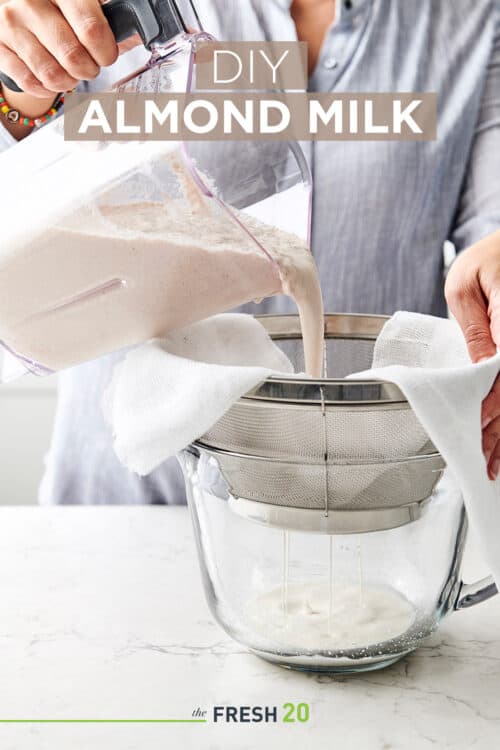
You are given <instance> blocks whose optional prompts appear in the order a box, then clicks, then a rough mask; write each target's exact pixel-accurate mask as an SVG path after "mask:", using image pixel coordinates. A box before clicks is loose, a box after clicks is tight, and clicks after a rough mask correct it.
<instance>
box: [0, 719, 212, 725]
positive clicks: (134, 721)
mask: <svg viewBox="0 0 500 750" xmlns="http://www.w3.org/2000/svg"><path fill="white" fill-rule="evenodd" d="M206 723H207V720H206V719H0V724H206Z"/></svg>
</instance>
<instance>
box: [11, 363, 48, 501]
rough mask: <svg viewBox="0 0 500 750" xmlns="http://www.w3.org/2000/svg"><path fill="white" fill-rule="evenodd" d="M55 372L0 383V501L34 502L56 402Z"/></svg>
mask: <svg viewBox="0 0 500 750" xmlns="http://www.w3.org/2000/svg"><path fill="white" fill-rule="evenodd" d="M56 385H57V381H56V376H51V377H47V378H38V377H35V376H31V375H30V376H26V377H24V378H21V379H20V380H17V381H15V382H14V383H9V384H3V385H0V504H1V505H29V504H33V503H36V502H37V488H38V484H39V482H40V479H41V477H42V473H43V458H44V456H45V453H46V452H47V450H48V447H49V441H50V435H51V431H52V424H53V420H54V413H55V406H56V398H57V392H56Z"/></svg>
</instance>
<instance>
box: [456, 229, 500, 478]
mask: <svg viewBox="0 0 500 750" xmlns="http://www.w3.org/2000/svg"><path fill="white" fill-rule="evenodd" d="M445 295H446V300H447V302H448V305H449V308H450V311H451V313H452V314H453V316H454V317H455V318H456V320H457V322H458V324H459V325H460V327H461V329H462V331H463V334H464V336H465V340H466V342H467V348H468V350H469V354H470V358H471V360H472V362H481V361H482V360H484V359H489V358H490V357H492V356H493V355H494V354H496V351H497V347H499V348H500V232H496V233H495V234H492V235H490V236H489V237H487V238H486V239H484V240H482V241H481V242H478V243H477V244H475V245H473V246H472V247H470V248H468V250H465V251H464V252H463V253H461V254H460V255H459V256H458V258H457V259H456V261H455V262H454V263H453V265H452V267H451V269H450V272H449V274H448V278H447V280H446V286H445ZM481 419H482V428H483V450H484V455H485V458H486V463H487V468H488V476H489V478H490V479H496V477H497V476H498V473H499V470H500V376H499V377H498V378H497V379H496V381H495V383H494V384H493V387H492V389H491V391H490V393H489V395H488V396H487V397H486V399H485V400H484V401H483V408H482V414H481Z"/></svg>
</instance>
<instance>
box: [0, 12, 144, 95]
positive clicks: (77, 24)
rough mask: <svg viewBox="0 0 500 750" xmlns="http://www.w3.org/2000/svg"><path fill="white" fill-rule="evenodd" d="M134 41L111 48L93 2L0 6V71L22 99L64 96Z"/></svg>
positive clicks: (107, 28) (103, 21) (112, 40)
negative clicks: (12, 81) (20, 94)
mask: <svg viewBox="0 0 500 750" xmlns="http://www.w3.org/2000/svg"><path fill="white" fill-rule="evenodd" d="M0 2H1V0H0ZM139 42H140V39H138V37H134V38H132V39H131V40H127V42H125V43H124V44H122V45H120V46H119V45H117V44H116V41H115V38H114V36H113V33H112V31H111V28H110V26H109V24H108V22H107V21H106V18H105V16H104V14H103V12H102V10H101V3H100V2H99V0H4V2H1V4H0V70H2V71H3V72H4V73H6V74H7V75H8V76H10V77H11V78H12V79H13V80H14V81H15V82H16V83H17V84H18V85H19V86H20V87H21V88H22V89H23V91H24V92H26V94H28V95H32V96H36V97H40V98H45V99H46V98H47V97H50V96H52V97H53V96H55V94H57V93H59V92H61V91H69V90H70V89H73V88H74V87H75V86H76V85H77V83H78V82H79V81H88V80H91V79H93V78H95V77H96V76H97V75H98V73H99V71H100V68H101V67H104V66H107V65H111V64H112V63H114V62H115V61H116V59H117V57H118V55H119V53H120V52H121V51H124V50H126V49H129V48H130V47H132V46H135V45H136V44H137V43H139Z"/></svg>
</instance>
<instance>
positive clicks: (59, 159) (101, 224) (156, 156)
mask: <svg viewBox="0 0 500 750" xmlns="http://www.w3.org/2000/svg"><path fill="white" fill-rule="evenodd" d="M189 9H190V10H191V14H192V15H193V7H192V5H191V4H189ZM103 10H104V12H105V14H106V17H107V18H108V20H109V22H110V25H111V27H112V29H113V31H114V33H115V36H116V38H117V40H123V39H125V38H127V37H129V36H131V35H132V34H134V33H137V32H138V33H139V34H140V36H141V38H142V40H143V42H144V44H145V46H146V47H147V48H149V49H150V50H151V51H152V55H151V58H150V60H149V62H148V63H147V65H145V66H144V67H143V68H141V70H139V71H137V72H136V73H135V74H133V75H132V76H129V77H128V78H127V79H126V80H125V81H122V82H118V83H117V86H116V87H115V90H118V91H126V92H131V91H132V92H134V91H136V92H150V93H153V94H154V93H155V92H161V93H165V92H175V93H182V92H196V91H197V89H196V83H195V81H196V49H197V46H198V44H199V43H200V42H201V41H207V40H210V39H212V37H210V35H208V34H207V33H205V32H204V31H203V30H198V31H197V32H190V31H188V30H187V27H188V23H187V22H186V20H185V19H184V17H183V16H182V15H181V12H180V10H179V7H178V4H177V3H176V2H174V0H148V1H146V0H111V2H109V3H106V4H105V5H104V6H103ZM196 19H197V16H196V17H195V20H194V22H193V20H192V19H191V18H190V19H189V27H190V28H192V26H193V25H197V26H198V28H199V29H200V27H201V24H200V23H199V21H198V20H196ZM3 80H4V82H5V80H6V79H5V77H3ZM7 83H8V84H9V85H14V84H13V82H11V81H10V80H9V81H7ZM0 166H1V167H2V169H3V174H9V175H11V181H10V184H9V189H8V191H5V193H6V194H5V195H4V196H2V204H1V206H0V225H1V226H2V239H1V240H0V352H1V351H2V344H3V352H4V353H3V357H2V354H1V353H0V382H2V381H5V380H7V379H11V378H12V377H17V376H18V375H19V374H21V372H25V371H26V370H29V371H32V372H36V373H39V374H41V373H46V372H54V371H57V370H60V369H63V368H66V367H69V366H73V365H77V364H79V363H81V362H84V361H87V360H90V359H94V358H97V357H99V356H101V355H104V354H106V353H108V352H111V351H117V350H120V349H123V348H125V347H129V346H133V345H136V344H139V343H142V342H144V341H146V340H148V339H150V338H153V337H161V336H162V335H165V334H166V333H168V332H169V331H171V330H174V329H176V328H180V327H182V326H184V325H188V324H190V323H192V322H195V320H198V319H201V318H205V317H208V316H209V315H212V314H215V313H217V312H223V311H225V310H229V309H233V308H235V307H237V306H238V305H241V304H244V303H246V302H249V301H251V300H254V299H261V298H263V297H267V296H270V295H273V294H281V293H282V288H281V280H280V276H279V272H278V267H277V264H276V262H275V260H274V259H273V258H272V257H271V255H270V253H269V252H268V249H267V248H266V247H264V246H263V245H262V244H261V243H259V241H258V240H257V239H256V238H255V237H254V234H253V233H252V230H251V227H254V226H255V220H258V221H261V222H264V223H265V224H267V225H271V226H272V227H278V228H280V229H282V230H285V231H289V232H291V233H293V234H295V235H298V236H300V237H301V238H302V239H304V240H308V239H309V227H310V205H311V179H310V174H309V170H308V166H307V163H306V161H305V158H304V156H303V153H302V151H301V149H300V147H299V146H298V145H297V144H290V143H288V142H276V143H275V142H272V143H269V142H263V141H246V142H234V141H225V142H218V141H217V142H214V141H212V142H209V143H204V142H201V141H200V142H196V143H189V144H183V143H177V142H176V143H174V142H172V141H168V142H158V141H127V142H92V143H88V142H87V143H80V142H69V141H65V140H64V134H63V122H62V118H59V119H57V120H54V121H52V122H50V123H49V124H48V125H46V126H45V127H43V128H41V129H40V130H38V131H36V132H35V133H33V134H32V135H30V136H29V137H28V138H25V139H24V140H23V141H21V142H20V143H18V144H17V145H15V146H14V147H12V148H10V149H8V150H7V151H6V152H4V153H3V154H2V155H1V156H0ZM145 206H147V207H149V208H150V207H151V206H153V207H154V212H155V214H156V215H157V214H158V212H160V214H161V213H162V212H163V210H164V212H165V217H168V216H174V217H175V219H176V222H175V223H176V228H175V232H174V230H173V229H172V236H170V235H169V231H168V230H169V225H168V221H167V219H165V221H164V222H163V224H164V227H163V234H162V241H160V240H159V239H158V237H157V236H156V235H155V228H154V226H148V225H147V222H146V224H145V223H144V216H143V215H144V207H145ZM148 210H149V209H148ZM169 211H170V212H173V213H170V214H169V213H168V212H169ZM196 211H198V212H200V213H199V214H196ZM184 215H186V216H188V217H189V219H190V225H191V227H192V225H193V221H195V222H196V220H197V217H198V216H199V218H200V226H203V227H205V230H206V228H207V226H208V227H209V228H210V226H211V222H212V221H213V224H214V226H215V225H217V226H218V227H219V230H220V227H221V223H223V225H224V227H227V232H228V233H229V236H230V237H232V238H233V240H234V252H233V253H232V255H231V262H230V263H228V262H227V260H224V258H225V257H226V258H227V256H225V255H224V254H221V253H218V252H216V250H217V246H216V243H215V240H214V241H213V243H215V244H213V243H212V237H211V232H210V231H204V235H203V237H202V240H203V243H202V244H203V247H205V249H206V250H207V256H206V257H207V258H208V260H209V262H208V264H204V267H205V268H206V269H208V270H207V271H205V272H204V279H205V283H202V282H203V279H200V278H198V276H199V274H196V278H194V279H192V278H190V274H191V275H192V273H193V271H192V267H190V266H189V265H186V264H184V266H183V263H182V260H183V258H184V256H186V257H187V256H188V254H189V251H190V249H191V245H190V243H191V242H192V240H193V236H192V231H191V234H186V236H185V237H184V236H183V234H182V231H181V230H179V226H178V225H179V217H182V216H184ZM250 217H251V221H250V225H251V227H250V226H247V221H248V220H249V218H250ZM131 232H133V241H132V240H131ZM200 233H201V230H200ZM219 234H220V231H219ZM162 242H163V244H162ZM212 244H213V247H212ZM117 247H118V251H117ZM151 247H154V251H151V250H150V248H151ZM183 248H185V252H184V251H183ZM212 250H214V252H211V251H212ZM174 251H175V252H174ZM173 252H174V254H173ZM205 277H206V278H205ZM222 278H223V279H224V283H223V284H222V283H221V282H220V280H221V279H222ZM182 286H184V287H185V288H186V290H189V292H190V293H188V292H186V295H185V299H184V300H183V302H182V303H179V301H178V299H179V295H178V293H177V295H176V300H177V302H176V303H175V304H173V303H171V302H170V299H171V297H172V292H173V290H178V289H179V288H180V287H182ZM193 290H195V293H196V299H197V302H198V304H197V306H196V310H195V309H193V305H192V299H193ZM2 359H3V363H4V364H3V369H2ZM13 364H14V365H15V366H14V367H12V365H13Z"/></svg>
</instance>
